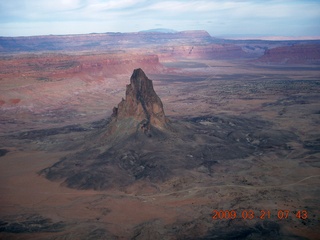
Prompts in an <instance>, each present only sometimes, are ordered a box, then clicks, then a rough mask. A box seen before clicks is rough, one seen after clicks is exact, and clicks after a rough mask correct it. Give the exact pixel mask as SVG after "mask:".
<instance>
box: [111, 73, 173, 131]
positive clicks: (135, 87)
mask: <svg viewBox="0 0 320 240" xmlns="http://www.w3.org/2000/svg"><path fill="white" fill-rule="evenodd" d="M112 117H113V121H114V122H119V121H123V120H124V119H128V118H133V119H134V120H136V121H138V122H139V123H140V129H141V130H143V131H144V132H148V131H150V129H151V126H154V127H156V128H158V129H163V128H166V126H167V124H168V119H167V118H166V116H165V114H164V110H163V104H162V102H161V99H160V98H159V97H158V95H157V94H156V92H155V91H154V89H153V84H152V80H150V79H149V78H148V77H147V76H146V74H145V73H144V72H143V71H142V69H141V68H138V69H135V70H134V71H133V74H132V76H131V78H130V84H129V85H127V89H126V98H125V99H122V101H121V102H120V103H119V104H118V107H114V109H113V115H112Z"/></svg>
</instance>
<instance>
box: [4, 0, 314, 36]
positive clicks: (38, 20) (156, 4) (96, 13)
mask: <svg viewBox="0 0 320 240" xmlns="http://www.w3.org/2000/svg"><path fill="white" fill-rule="evenodd" d="M154 28H169V29H175V30H178V31H181V30H200V29H201V30H207V31H208V32H209V33H210V34H211V35H212V36H223V35H224V36H225V35H239V36H246V35H248V36H251V35H263V36H320V1H319V0H175V1H160V0H149V1H147V0H0V36H31V35H46V34H75V33H92V32H96V33H102V32H136V31H141V30H147V29H154Z"/></svg>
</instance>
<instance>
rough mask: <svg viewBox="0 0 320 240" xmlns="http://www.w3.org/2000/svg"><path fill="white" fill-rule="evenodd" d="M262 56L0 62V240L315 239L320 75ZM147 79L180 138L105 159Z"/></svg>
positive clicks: (129, 53) (34, 56)
mask: <svg viewBox="0 0 320 240" xmlns="http://www.w3.org/2000/svg"><path fill="white" fill-rule="evenodd" d="M241 44H242V45H241ZM241 44H239V46H241V47H243V42H241ZM263 44H268V43H265V42H264V43H263ZM264 46H265V45H264ZM318 51H319V48H318ZM318 53H319V52H318ZM259 54H260V55H261V56H262V55H263V53H259ZM261 56H258V55H257V56H255V57H252V56H251V57H247V58H245V57H237V58H236V57H235V58H230V57H229V58H228V57H221V58H212V59H210V58H207V57H206V58H204V59H202V58H201V57H199V56H197V57H194V58H192V57H188V56H181V57H177V56H174V57H168V56H167V55H165V54H162V55H161V54H156V53H154V52H153V53H151V54H150V53H148V54H144V53H143V52H142V50H141V48H140V50H139V49H129V50H126V51H124V52H122V53H110V52H108V51H105V52H103V51H96V50H94V51H92V52H88V51H83V52H82V51H68V52H62V51H60V52H55V51H43V50H41V51H38V52H37V51H34V52H24V51H21V52H19V51H17V52H14V53H7V52H6V53H2V55H1V57H0V62H1V67H0V70H1V72H0V75H1V76H0V129H1V130H0V156H1V157H0V193H1V194H0V239H33V240H36V239H52V240H53V239H136V240H138V239H139V240H140V239H154V240H155V239H248V240H249V239H290V240H291V239H292V240H293V239H319V238H320V205H319V201H320V188H319V186H320V171H319V167H320V155H319V151H320V131H319V123H320V68H319V65H317V64H306V63H287V64H284V63H282V64H278V63H273V64H272V63H269V62H268V63H266V62H259V61H256V59H258V58H259V57H261ZM318 56H319V54H318ZM262 57H263V56H262ZM106 59H107V60H108V59H109V60H110V59H112V61H113V63H111V64H110V61H109V62H108V63H106V64H107V65H104V63H103V62H106V61H107V60H106ZM124 59H125V60H124ZM112 61H111V62H112ZM100 63H101V64H100ZM99 64H100V65H99ZM108 64H109V65H108ZM86 66H87V67H86ZM139 67H141V68H142V69H143V70H144V72H145V73H146V75H147V76H148V77H149V78H150V79H151V80H153V84H154V89H155V91H156V93H157V94H158V96H159V97H160V98H161V100H162V103H163V106H164V111H165V114H166V116H167V117H168V119H169V120H170V124H171V125H172V127H173V129H175V130H174V131H173V132H174V133H173V134H171V135H168V136H169V137H164V138H163V139H160V138H161V137H159V138H158V137H154V138H153V137H151V138H148V137H147V136H143V135H141V136H140V137H138V138H136V139H130V138H128V139H127V140H126V141H127V142H125V143H121V144H120V145H119V144H118V145H116V146H112V147H113V150H110V149H111V148H112V147H110V146H108V147H110V148H108V147H105V146H103V143H101V142H103V140H101V132H103V131H104V129H105V128H106V126H107V125H108V124H109V122H110V120H109V117H110V116H111V114H112V109H113V107H114V106H117V104H118V103H119V102H120V101H121V99H122V98H124V97H125V89H126V85H127V84H129V81H130V76H131V74H132V72H133V70H134V69H135V68H139ZM144 138H146V139H147V140H146V139H144ZM130 141H131V142H130ZM101 149H103V150H101ZM105 149H107V150H106V151H105V152H103V151H104V150H105ZM145 149H147V150H145ZM100 150H101V152H99V151H100ZM96 151H98V153H96ZM108 151H109V152H108ZM110 151H114V152H112V153H110ZM104 153H110V154H111V155H110V156H115V159H111V160H108V161H110V163H109V162H108V163H105V165H107V166H108V169H107V170H108V171H107V172H106V173H101V171H103V169H104V166H102V165H103V164H104V162H101V161H102V160H99V161H98V160H96V159H100V158H99V156H101V155H103V154H104ZM99 154H100V155H99ZM108 156H109V155H108ZM121 156H122V157H121ZM123 156H126V158H128V159H129V160H130V161H132V162H133V163H132V162H131V164H132V165H134V164H137V166H131V167H130V168H129V167H126V166H127V165H125V164H127V163H124V162H123V160H125V158H124V157H123ZM175 156H176V158H177V159H175ZM69 159H70V160H69ZM159 159H160V160H159ZM129 160H128V161H129ZM68 161H69V162H68ZM148 161H150V162H152V164H150V163H148ZM59 162H60V163H61V164H59ZM87 162H89V163H90V164H91V165H86V164H89V163H87ZM176 162H179V164H180V163H181V164H180V165H179V164H176ZM82 164H83V165H84V166H85V167H81V166H82ZM96 165H97V166H96ZM93 166H95V167H93ZM138 168H139V169H140V168H141V169H148V171H147V170H145V171H144V170H143V171H139V172H138V173H137V172H136V171H137V169H138ZM44 169H47V170H48V169H49V170H48V171H49V173H48V171H47V172H46V171H45V170H44ZM114 169H117V170H114ZM153 169H154V170H153ZM161 169H164V171H166V169H168V171H169V172H170V174H167V173H166V172H163V171H162V170H161ZM118 170H119V172H120V170H121V172H120V173H121V174H120V173H119V175H117V171H118ZM50 171H52V177H51V178H50V176H51V175H50V173H51V172H50ZM85 171H86V172H88V174H89V175H88V176H87V175H86V177H83V176H82V175H81V173H82V172H85ZM94 171H97V172H99V173H101V174H104V175H95V172H94ZM110 171H111V174H110V177H109V178H112V179H109V178H108V173H109V172H110ZM112 171H113V172H112ZM124 173H125V174H127V179H126V176H125V174H124ZM46 174H47V175H46ZM90 174H91V175H90ZM68 176H72V179H71V178H68ZM74 176H78V177H79V179H78V178H76V177H74ZM101 178H102V180H101ZM105 179H107V180H105ZM128 179H129V180H128ZM101 181H108V184H107V185H105V184H102V183H101ZM122 181H123V182H122ZM234 213H236V214H237V215H236V217H234V215H233V214H234ZM299 217H300V218H299ZM215 218H216V219H215ZM233 218H234V219H233Z"/></svg>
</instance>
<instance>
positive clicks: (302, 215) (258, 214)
mask: <svg viewBox="0 0 320 240" xmlns="http://www.w3.org/2000/svg"><path fill="white" fill-rule="evenodd" d="M272 217H275V218H278V219H288V218H289V217H296V218H299V219H303V220H305V219H307V218H308V212H307V211H306V210H297V211H289V210H275V211H270V210H260V211H254V210H251V209H244V210H241V211H236V210H216V209H215V210H213V211H212V219H214V220H219V219H236V218H242V219H249V220H251V219H262V220H263V219H270V218H272Z"/></svg>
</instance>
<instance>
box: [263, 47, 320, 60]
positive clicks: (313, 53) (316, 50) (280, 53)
mask: <svg viewBox="0 0 320 240" xmlns="http://www.w3.org/2000/svg"><path fill="white" fill-rule="evenodd" d="M257 62H261V63H277V64H279V63H280V64H319V63H320V44H296V45H292V46H283V47H276V48H273V49H269V50H267V51H266V52H265V54H264V55H263V56H262V57H260V58H259V59H258V60H257Z"/></svg>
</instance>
